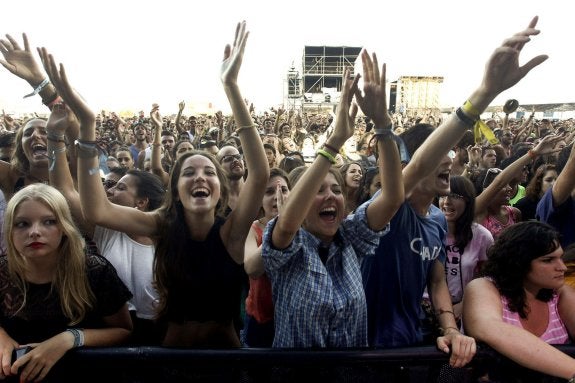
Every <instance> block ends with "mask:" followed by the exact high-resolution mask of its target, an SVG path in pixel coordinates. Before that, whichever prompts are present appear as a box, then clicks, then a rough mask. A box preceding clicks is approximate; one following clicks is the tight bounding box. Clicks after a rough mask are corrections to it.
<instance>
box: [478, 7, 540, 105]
mask: <svg viewBox="0 0 575 383" xmlns="http://www.w3.org/2000/svg"><path fill="white" fill-rule="evenodd" d="M538 19H539V18H538V17H537V16H535V17H534V18H533V19H532V20H531V22H530V23H529V25H528V26H527V28H525V29H524V30H523V31H521V32H519V33H516V34H514V35H513V36H511V37H510V38H508V39H507V40H505V41H503V44H502V45H501V46H500V47H499V48H497V49H496V50H495V52H493V54H492V55H491V57H490V58H489V60H488V62H487V64H486V68H485V74H484V76H483V82H482V88H483V89H484V91H486V92H487V93H489V94H492V95H497V94H499V93H501V92H503V91H504V90H506V89H508V88H510V87H512V86H513V85H515V84H517V83H518V82H519V80H521V79H522V78H523V77H525V75H526V74H527V73H529V71H530V70H531V69H533V68H535V67H536V66H537V65H539V64H541V63H542V62H544V61H545V60H547V59H548V58H549V56H547V55H539V56H536V57H534V58H532V59H531V60H529V61H528V62H527V63H526V64H525V65H523V66H519V54H520V53H521V50H522V49H523V47H524V46H525V44H526V43H528V42H529V41H531V36H535V35H538V34H539V32H540V31H539V30H538V29H535V26H536V25H537V21H538Z"/></svg>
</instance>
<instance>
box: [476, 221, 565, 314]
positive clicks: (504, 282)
mask: <svg viewBox="0 0 575 383" xmlns="http://www.w3.org/2000/svg"><path fill="white" fill-rule="evenodd" d="M559 246H560V244H559V233H557V231H556V230H555V229H554V228H553V227H552V226H550V225H548V224H546V223H543V222H539V221H525V222H519V223H516V224H514V225H511V226H509V227H507V228H505V229H504V230H503V231H502V232H501V234H500V235H499V237H498V238H497V239H496V240H495V242H494V243H493V245H492V246H491V247H490V248H489V249H488V250H487V262H486V263H485V266H484V268H483V274H484V275H486V276H488V277H490V278H491V279H493V282H494V283H495V285H496V286H497V289H498V290H499V292H500V294H501V295H503V296H504V297H505V298H507V300H508V301H509V310H511V311H513V312H516V313H518V314H519V316H520V317H521V318H526V317H527V314H528V312H527V311H526V308H527V307H526V306H527V305H526V302H525V299H526V297H525V289H524V286H523V284H524V280H525V277H526V276H527V274H528V273H529V271H530V270H531V261H533V260H534V259H536V258H539V257H542V256H544V255H546V254H549V253H552V252H553V251H555V250H557V248H558V247H559ZM536 297H537V299H539V300H541V301H543V302H548V301H549V300H550V299H551V298H552V297H553V290H551V289H541V290H540V291H539V293H538V294H537V296H536Z"/></svg>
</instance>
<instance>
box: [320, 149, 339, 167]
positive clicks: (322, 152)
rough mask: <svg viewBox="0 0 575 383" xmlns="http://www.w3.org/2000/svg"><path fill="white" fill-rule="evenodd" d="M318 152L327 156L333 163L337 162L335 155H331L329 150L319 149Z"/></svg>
mask: <svg viewBox="0 0 575 383" xmlns="http://www.w3.org/2000/svg"><path fill="white" fill-rule="evenodd" d="M317 154H318V155H320V156H322V157H325V158H326V159H327V160H328V161H329V162H331V163H332V164H335V162H336V161H335V157H334V156H332V155H331V153H330V152H328V151H327V150H323V149H318V150H317Z"/></svg>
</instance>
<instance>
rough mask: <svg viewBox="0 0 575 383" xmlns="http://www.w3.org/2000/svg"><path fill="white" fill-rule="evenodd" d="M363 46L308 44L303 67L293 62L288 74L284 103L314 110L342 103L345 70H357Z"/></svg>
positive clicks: (330, 107)
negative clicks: (342, 81) (358, 58)
mask: <svg viewBox="0 0 575 383" xmlns="http://www.w3.org/2000/svg"><path fill="white" fill-rule="evenodd" d="M361 49H362V48H361V47H347V46H307V45H306V46H305V47H304V53H303V57H302V65H301V70H298V69H297V68H296V66H295V65H293V64H292V67H291V68H290V70H289V71H288V73H287V77H286V81H285V87H284V89H285V91H284V106H285V107H286V108H288V109H297V110H300V111H306V112H312V113H313V112H320V111H326V110H333V107H334V106H335V105H337V103H338V102H339V95H340V93H341V77H342V75H343V71H344V69H345V68H352V71H353V68H354V67H355V62H356V60H357V57H358V56H359V53H360V52H361ZM300 73H301V75H300ZM352 73H353V72H352Z"/></svg>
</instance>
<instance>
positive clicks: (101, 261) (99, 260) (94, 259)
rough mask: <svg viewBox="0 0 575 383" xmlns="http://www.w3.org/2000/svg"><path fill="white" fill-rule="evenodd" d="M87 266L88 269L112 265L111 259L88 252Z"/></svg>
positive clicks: (100, 268) (99, 268) (98, 268)
mask: <svg viewBox="0 0 575 383" xmlns="http://www.w3.org/2000/svg"><path fill="white" fill-rule="evenodd" d="M86 266H87V268H88V271H94V270H102V269H105V268H107V267H110V266H112V264H111V263H110V261H108V260H107V259H106V258H104V257H103V256H101V255H99V254H91V253H87V254H86Z"/></svg>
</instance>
